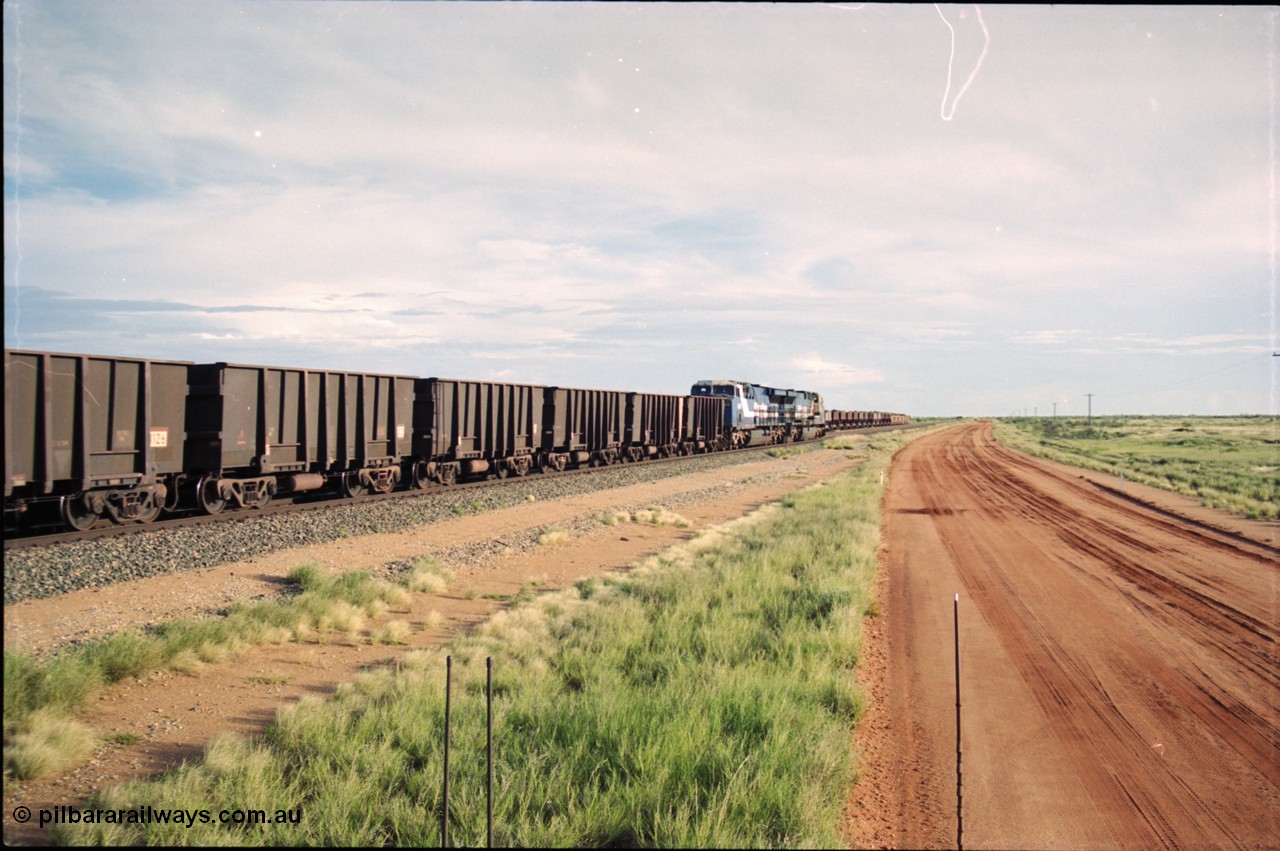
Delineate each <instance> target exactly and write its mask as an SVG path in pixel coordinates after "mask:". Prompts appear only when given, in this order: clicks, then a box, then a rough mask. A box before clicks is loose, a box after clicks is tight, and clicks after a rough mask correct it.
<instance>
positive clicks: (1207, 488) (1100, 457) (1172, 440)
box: [995, 417, 1280, 520]
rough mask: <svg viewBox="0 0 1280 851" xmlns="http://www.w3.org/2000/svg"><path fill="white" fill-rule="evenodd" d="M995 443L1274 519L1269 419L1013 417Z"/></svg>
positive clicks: (1273, 434)
mask: <svg viewBox="0 0 1280 851" xmlns="http://www.w3.org/2000/svg"><path fill="white" fill-rule="evenodd" d="M995 435H996V438H997V439H999V440H1000V441H1002V442H1004V443H1006V444H1007V445H1009V446H1012V447H1014V448H1016V449H1020V450H1022V451H1024V452H1028V453H1030V454H1033V455H1038V456H1040V457H1042V458H1049V459H1051V460H1054V461H1060V462H1063V463H1066V464H1071V465H1073V466H1076V467H1083V468H1085V469H1088V470H1096V471H1098V472H1103V473H1109V474H1111V475H1114V476H1117V477H1118V476H1121V475H1123V476H1124V477H1125V478H1126V479H1127V480H1129V481H1134V482H1140V483H1142V484H1146V485H1151V486H1153V487H1158V488H1162V489H1164V490H1169V491H1173V492H1174V493H1180V494H1183V495H1184V496H1190V497H1194V498H1196V499H1199V500H1200V502H1201V504H1203V505H1205V506H1206V507H1208V508H1217V509H1221V510H1224V511H1229V512H1231V513H1232V514H1238V515H1240V516H1243V517H1247V518H1249V519H1251V520H1267V519H1275V518H1277V517H1280V476H1277V472H1278V471H1280V434H1277V430H1276V421H1275V420H1274V419H1273V418H1271V417H1094V418H1093V420H1092V422H1090V421H1088V420H1086V419H1084V418H1081V417H1056V418H1055V417H1035V418H1012V419H1007V420H1002V421H999V422H997V423H996V424H995Z"/></svg>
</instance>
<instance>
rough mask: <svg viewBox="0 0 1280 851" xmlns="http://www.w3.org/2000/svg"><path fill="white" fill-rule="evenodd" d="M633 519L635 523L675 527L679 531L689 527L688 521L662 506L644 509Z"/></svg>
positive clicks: (636, 513)
mask: <svg viewBox="0 0 1280 851" xmlns="http://www.w3.org/2000/svg"><path fill="white" fill-rule="evenodd" d="M632 517H633V519H634V520H635V522H637V523H643V524H646V525H649V526H675V527H676V528H677V529H687V528H688V527H689V521H688V520H686V519H684V518H683V517H681V516H680V515H679V514H676V513H675V512H674V511H672V510H671V509H669V508H667V507H665V506H662V505H655V506H653V507H652V508H642V509H640V510H639V511H637V512H635V514H633V515H632Z"/></svg>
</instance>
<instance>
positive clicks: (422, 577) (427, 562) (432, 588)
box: [400, 558, 453, 594]
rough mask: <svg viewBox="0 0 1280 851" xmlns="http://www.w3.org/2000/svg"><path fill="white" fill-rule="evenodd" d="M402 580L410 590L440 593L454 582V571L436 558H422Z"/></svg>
mask: <svg viewBox="0 0 1280 851" xmlns="http://www.w3.org/2000/svg"><path fill="white" fill-rule="evenodd" d="M400 581H401V583H402V584H403V585H404V586H405V587H406V588H408V589H409V590H410V591H417V592H419V593H424V594H439V593H441V592H443V591H446V590H447V589H448V588H449V586H450V585H451V584H452V583H453V571H451V570H449V568H447V567H445V566H444V565H442V564H440V563H439V562H437V561H435V560H434V559H429V558H422V559H418V561H417V562H416V563H414V565H413V567H412V568H410V570H409V572H408V573H406V574H405V575H404V576H403V577H402V578H401V580H400Z"/></svg>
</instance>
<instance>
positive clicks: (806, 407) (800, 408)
mask: <svg viewBox="0 0 1280 851" xmlns="http://www.w3.org/2000/svg"><path fill="white" fill-rule="evenodd" d="M689 394H690V395H692V396H715V397H724V398H727V399H728V400H729V402H728V404H727V405H725V428H726V432H727V438H728V440H729V441H731V447H732V448H737V447H739V446H756V445H760V444H766V443H788V442H790V441H795V440H810V439H812V438H815V437H821V436H822V435H823V433H824V432H825V431H826V422H825V419H826V418H825V414H824V412H823V407H822V394H821V393H813V392H810V391H808V390H781V389H778V388H774V387H765V386H764V385H762V384H752V383H751V382H749V381H732V380H727V379H706V380H703V381H698V382H696V383H695V384H694V385H693V387H692V388H691V389H690V390H689Z"/></svg>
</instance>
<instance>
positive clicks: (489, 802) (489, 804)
mask: <svg viewBox="0 0 1280 851" xmlns="http://www.w3.org/2000/svg"><path fill="white" fill-rule="evenodd" d="M484 668H485V686H484V690H485V765H486V766H487V768H488V771H489V777H488V780H487V782H486V785H485V794H486V814H485V815H486V819H485V821H486V824H487V827H488V837H489V845H488V847H490V848H492V847H493V657H492V656H486V657H485V658H484Z"/></svg>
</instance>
